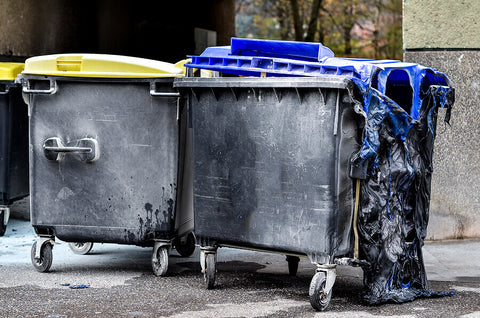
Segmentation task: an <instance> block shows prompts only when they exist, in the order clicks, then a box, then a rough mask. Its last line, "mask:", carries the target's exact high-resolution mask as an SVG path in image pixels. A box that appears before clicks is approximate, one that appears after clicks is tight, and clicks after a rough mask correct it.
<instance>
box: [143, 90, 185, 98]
mask: <svg viewBox="0 0 480 318" xmlns="http://www.w3.org/2000/svg"><path fill="white" fill-rule="evenodd" d="M150 95H152V96H160V97H180V93H163V92H156V91H155V90H154V89H151V90H150Z"/></svg>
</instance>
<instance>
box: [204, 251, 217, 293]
mask: <svg viewBox="0 0 480 318" xmlns="http://www.w3.org/2000/svg"><path fill="white" fill-rule="evenodd" d="M216 263H217V255H216V254H214V253H210V254H207V255H205V272H204V273H203V277H204V278H205V283H206V284H207V289H213V287H214V286H215V276H216V274H217V269H216V267H217V264H216Z"/></svg>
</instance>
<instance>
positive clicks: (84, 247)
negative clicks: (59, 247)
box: [68, 242, 93, 255]
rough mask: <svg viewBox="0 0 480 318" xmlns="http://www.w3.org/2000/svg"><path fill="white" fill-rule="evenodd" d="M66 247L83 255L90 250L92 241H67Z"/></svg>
mask: <svg viewBox="0 0 480 318" xmlns="http://www.w3.org/2000/svg"><path fill="white" fill-rule="evenodd" d="M68 247H70V249H71V250H72V252H74V253H75V254H78V255H85V254H88V252H90V251H91V250H92V247H93V243H79V242H75V243H68Z"/></svg>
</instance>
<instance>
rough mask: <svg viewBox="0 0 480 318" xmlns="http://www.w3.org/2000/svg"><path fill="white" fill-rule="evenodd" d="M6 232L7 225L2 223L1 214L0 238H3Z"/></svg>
mask: <svg viewBox="0 0 480 318" xmlns="http://www.w3.org/2000/svg"><path fill="white" fill-rule="evenodd" d="M6 230H7V225H6V224H5V222H4V221H3V214H2V217H0V236H3V235H4V234H5V231H6Z"/></svg>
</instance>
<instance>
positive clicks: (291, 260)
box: [287, 255, 300, 276]
mask: <svg viewBox="0 0 480 318" xmlns="http://www.w3.org/2000/svg"><path fill="white" fill-rule="evenodd" d="M287 262H288V274H289V275H290V276H295V275H297V272H298V263H299V262H300V257H297V256H290V255H287Z"/></svg>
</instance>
